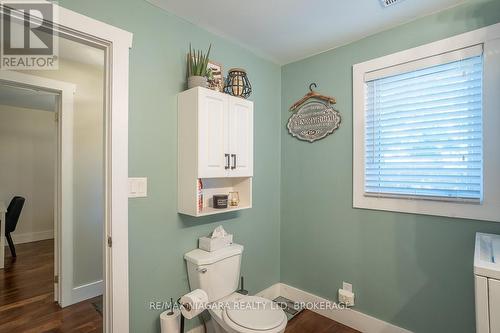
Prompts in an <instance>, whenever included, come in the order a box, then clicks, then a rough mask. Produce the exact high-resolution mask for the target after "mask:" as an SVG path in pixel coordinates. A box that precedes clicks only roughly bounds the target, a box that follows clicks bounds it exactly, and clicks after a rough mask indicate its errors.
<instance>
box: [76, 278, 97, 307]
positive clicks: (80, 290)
mask: <svg viewBox="0 0 500 333" xmlns="http://www.w3.org/2000/svg"><path fill="white" fill-rule="evenodd" d="M103 291H104V281H103V280H100V281H96V282H92V283H88V284H84V285H83V286H78V287H76V288H73V290H72V291H71V297H72V299H73V303H79V302H81V301H85V300H87V299H90V298H94V297H97V296H100V295H102V294H103Z"/></svg>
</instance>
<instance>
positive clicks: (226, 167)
mask: <svg viewBox="0 0 500 333" xmlns="http://www.w3.org/2000/svg"><path fill="white" fill-rule="evenodd" d="M224 158H225V159H226V166H225V167H224V169H226V170H228V169H229V164H230V163H231V162H230V160H229V154H224Z"/></svg>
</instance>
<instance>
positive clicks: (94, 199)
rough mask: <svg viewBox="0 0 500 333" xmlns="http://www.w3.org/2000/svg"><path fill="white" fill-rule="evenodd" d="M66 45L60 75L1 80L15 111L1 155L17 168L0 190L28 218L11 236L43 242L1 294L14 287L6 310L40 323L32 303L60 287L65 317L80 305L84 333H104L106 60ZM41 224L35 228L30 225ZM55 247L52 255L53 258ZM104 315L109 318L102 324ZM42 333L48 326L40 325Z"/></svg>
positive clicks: (1, 100)
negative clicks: (18, 201) (17, 201)
mask: <svg viewBox="0 0 500 333" xmlns="http://www.w3.org/2000/svg"><path fill="white" fill-rule="evenodd" d="M59 44H60V51H59V57H60V59H59V69H58V70H51V71H23V73H19V72H10V73H8V74H7V73H3V75H2V76H0V77H1V80H0V105H2V106H3V104H10V105H9V106H8V108H9V110H5V111H3V112H2V114H0V117H1V118H2V127H4V128H3V130H2V133H0V147H2V144H3V147H5V148H6V149H3V150H5V152H4V153H5V154H4V156H9V157H10V159H9V161H11V162H13V163H5V164H4V166H6V167H8V168H2V169H0V180H2V179H3V180H4V181H0V201H1V200H2V199H4V200H7V199H8V200H10V198H11V197H14V196H20V197H23V200H25V205H24V209H23V211H22V214H19V215H20V216H19V217H18V221H16V223H18V228H17V229H16V230H12V235H13V237H14V238H15V239H16V240H17V239H18V238H22V236H23V232H25V231H26V230H29V231H33V232H32V234H34V235H35V236H37V237H38V238H36V239H32V240H33V241H38V242H30V243H29V244H26V245H22V246H20V247H21V249H22V250H23V251H21V255H20V256H18V257H17V258H16V257H13V255H14V253H12V255H9V256H8V260H7V261H6V266H5V268H4V271H3V272H0V280H2V279H3V280H2V281H0V282H5V285H6V286H7V288H3V289H2V293H11V292H12V290H11V289H9V288H8V286H13V285H14V286H16V288H15V290H14V295H13V296H11V297H9V298H8V299H4V300H1V303H2V304H1V305H8V306H9V309H10V310H11V311H12V310H15V309H16V308H18V310H17V312H16V313H17V314H18V315H20V316H21V317H23V316H28V317H29V316H31V313H30V312H29V311H28V310H26V311H28V312H27V313H24V311H25V309H23V308H22V307H21V305H22V304H24V303H25V302H28V303H29V302H31V301H34V300H33V297H32V296H33V295H38V293H41V292H44V293H45V292H47V291H48V289H49V287H51V286H53V289H52V290H51V293H52V294H53V299H54V301H55V302H57V303H58V306H59V307H60V308H61V309H62V308H65V310H64V311H65V313H70V314H72V313H73V310H74V307H72V305H73V304H77V303H79V308H81V307H85V305H86V307H85V309H86V310H87V313H88V314H87V316H86V318H87V319H86V320H87V322H86V323H85V324H86V325H90V327H92V328H94V329H95V332H102V326H103V325H102V313H103V292H104V276H103V272H104V253H105V250H104V244H105V243H104V238H105V237H104V234H105V231H104V230H105V228H104V225H105V209H104V207H105V163H104V161H105V158H106V156H105V135H104V132H105V125H104V124H105V118H106V117H105V107H104V93H105V89H104V87H105V79H104V78H105V76H104V59H105V58H104V51H103V50H101V49H97V48H93V47H91V46H89V45H84V44H79V43H76V42H74V41H72V40H67V39H61V40H60V41H59ZM63 80H64V81H63ZM68 81H70V82H68ZM5 108H7V105H6V106H5ZM0 111H1V108H0ZM41 111H45V112H41ZM21 116H24V117H21ZM28 125H29V126H28ZM19 145H24V147H18V146H19ZM35 146H36V147H35ZM7 148H10V150H11V151H10V153H9V152H8V151H7V150H8V149H7ZM22 167H24V168H26V169H27V170H23V168H22ZM27 171H30V172H27ZM32 174H35V175H36V176H37V179H36V181H33V180H31V181H29V180H30V179H33V178H34V176H33V175H32ZM23 181H24V182H27V183H29V185H30V188H27V189H25V188H23V186H22V185H23ZM6 190H9V191H10V193H8V192H9V191H6ZM50 202H52V204H50ZM43 204H44V205H43ZM41 206H43V207H41ZM9 209H10V208H9ZM33 216H35V217H36V218H31V219H30V217H33ZM50 216H52V223H51V222H50ZM32 220H34V221H32ZM47 221H48V222H49V223H48V226H47V225H46V224H47ZM7 222H10V221H9V220H7ZM42 225H44V226H43V227H42ZM29 227H31V228H29ZM40 228H43V229H44V231H45V230H46V235H45V236H44V235H43V234H41V233H39V232H38V231H37V229H40ZM49 228H50V230H49ZM37 232H38V233H37ZM24 238H26V237H24ZM50 239H52V243H53V246H52V249H53V251H52V252H50V251H49V247H50V246H49V244H50V241H49V240H50ZM16 243H17V242H16ZM28 253H29V254H28ZM28 255H29V258H27V256H28ZM37 258H38V259H39V260H37ZM49 258H52V262H51V261H50V260H49ZM40 264H41V265H42V266H40ZM48 266H52V267H53V272H52V274H51V276H50V277H49V279H48V280H47V276H46V275H45V273H44V272H45V271H46V268H47V267H48ZM23 279H28V280H32V281H37V282H38V283H37V284H36V287H35V286H32V287H31V288H30V287H29V286H27V287H25V288H23V286H22V285H20V286H19V282H20V281H22V280H23ZM47 281H48V283H49V286H47ZM42 282H43V283H42ZM16 292H17V294H16ZM89 300H90V301H89ZM80 303H81V304H80ZM44 304H46V305H47V303H44ZM48 305H50V304H48ZM38 308H43V306H42V305H39V306H38ZM49 308H52V307H50V306H49ZM14 312H15V311H14ZM95 312H97V313H99V315H100V316H101V317H100V320H99V319H98V318H99V317H96V316H95ZM51 313H52V312H51ZM53 313H54V315H57V314H58V313H59V312H58V311H57V310H55V312H53ZM0 317H4V318H6V316H0ZM96 318H97V319H96ZM46 319H47V320H50V319H51V317H50V316H48V317H47V318H46ZM41 324H44V323H43V321H42V322H41V323H38V324H37V325H41ZM64 324H65V325H66V324H67V322H66V323H64ZM10 325H11V326H12V325H15V322H14V323H10ZM20 325H21V326H20V327H17V326H14V327H16V329H17V330H22V327H23V326H22V325H24V324H23V323H20ZM30 325H33V323H30ZM58 329H60V330H62V329H63V328H62V327H58ZM1 331H2V330H1V323H0V332H1Z"/></svg>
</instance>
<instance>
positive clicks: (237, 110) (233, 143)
mask: <svg viewBox="0 0 500 333" xmlns="http://www.w3.org/2000/svg"><path fill="white" fill-rule="evenodd" d="M229 119H230V126H229V133H230V134H229V146H230V152H231V156H230V157H231V161H230V162H231V167H230V173H229V176H230V177H251V176H253V103H252V102H250V101H247V100H245V99H242V98H236V97H230V98H229Z"/></svg>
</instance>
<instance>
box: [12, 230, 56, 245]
mask: <svg viewBox="0 0 500 333" xmlns="http://www.w3.org/2000/svg"><path fill="white" fill-rule="evenodd" d="M11 235H12V240H13V241H14V244H24V243H31V242H38V241H42V240H46V239H54V230H45V231H35V232H27V233H24V234H16V233H15V232H13V233H12V234H11Z"/></svg>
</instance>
